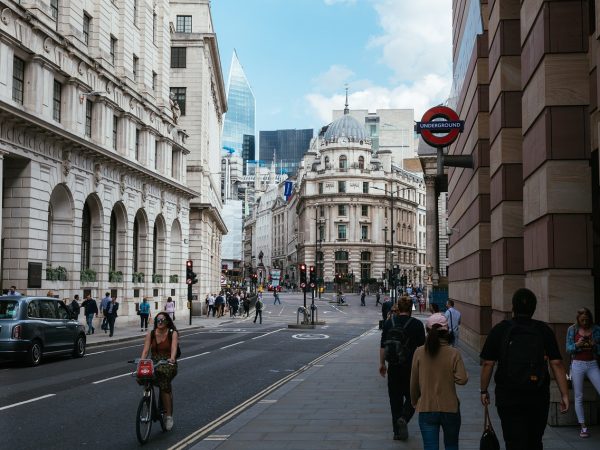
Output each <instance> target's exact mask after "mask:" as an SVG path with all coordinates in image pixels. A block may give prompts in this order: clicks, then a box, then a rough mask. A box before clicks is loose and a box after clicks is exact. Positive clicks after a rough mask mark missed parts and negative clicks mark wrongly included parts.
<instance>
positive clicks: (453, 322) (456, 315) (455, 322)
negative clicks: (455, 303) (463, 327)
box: [444, 307, 460, 333]
mask: <svg viewBox="0 0 600 450" xmlns="http://www.w3.org/2000/svg"><path fill="white" fill-rule="evenodd" d="M444 316H446V319H447V320H448V327H450V326H451V327H452V331H454V332H455V333H457V332H458V326H459V325H460V312H458V311H457V310H456V309H454V307H452V308H448V310H447V311H446V312H445V313H444ZM450 316H452V318H450Z"/></svg>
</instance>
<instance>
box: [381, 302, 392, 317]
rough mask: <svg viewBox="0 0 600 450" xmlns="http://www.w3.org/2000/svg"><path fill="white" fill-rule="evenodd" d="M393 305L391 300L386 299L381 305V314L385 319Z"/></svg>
mask: <svg viewBox="0 0 600 450" xmlns="http://www.w3.org/2000/svg"><path fill="white" fill-rule="evenodd" d="M392 306H393V303H392V302H391V300H386V301H385V302H383V304H382V305H381V316H382V317H383V320H385V319H387V316H388V313H389V312H390V311H391V310H392Z"/></svg>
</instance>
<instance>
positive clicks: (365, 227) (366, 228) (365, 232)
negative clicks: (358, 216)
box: [360, 225, 369, 241]
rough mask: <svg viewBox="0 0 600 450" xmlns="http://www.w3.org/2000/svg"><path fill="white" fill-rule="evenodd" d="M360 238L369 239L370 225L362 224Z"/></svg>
mask: <svg viewBox="0 0 600 450" xmlns="http://www.w3.org/2000/svg"><path fill="white" fill-rule="evenodd" d="M360 239H361V240H363V241H366V240H368V239H369V226H368V225H361V226H360Z"/></svg>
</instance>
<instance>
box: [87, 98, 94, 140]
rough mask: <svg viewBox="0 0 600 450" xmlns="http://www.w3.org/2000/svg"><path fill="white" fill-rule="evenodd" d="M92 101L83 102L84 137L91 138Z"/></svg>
mask: <svg viewBox="0 0 600 450" xmlns="http://www.w3.org/2000/svg"><path fill="white" fill-rule="evenodd" d="M92 106H93V104H92V101H91V100H86V101H85V135H86V136H87V137H92Z"/></svg>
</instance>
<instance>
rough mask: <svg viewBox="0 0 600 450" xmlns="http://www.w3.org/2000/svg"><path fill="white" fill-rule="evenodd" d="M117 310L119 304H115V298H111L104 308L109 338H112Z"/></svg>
mask: <svg viewBox="0 0 600 450" xmlns="http://www.w3.org/2000/svg"><path fill="white" fill-rule="evenodd" d="M118 309H119V303H118V302H117V297H113V298H111V299H110V303H109V304H108V307H107V308H106V319H107V321H108V328H109V330H110V334H109V335H108V336H109V337H113V334H115V320H117V316H118V315H117V310H118Z"/></svg>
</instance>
